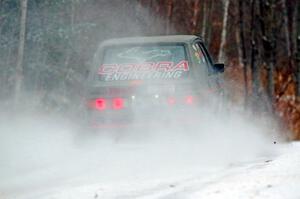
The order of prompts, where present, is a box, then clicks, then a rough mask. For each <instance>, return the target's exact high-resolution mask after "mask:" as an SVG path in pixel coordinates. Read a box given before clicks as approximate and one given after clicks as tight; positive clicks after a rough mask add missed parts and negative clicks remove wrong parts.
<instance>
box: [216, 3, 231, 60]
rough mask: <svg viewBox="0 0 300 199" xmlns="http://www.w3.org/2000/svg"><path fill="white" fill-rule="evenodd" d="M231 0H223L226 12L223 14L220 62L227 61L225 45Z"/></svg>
mask: <svg viewBox="0 0 300 199" xmlns="http://www.w3.org/2000/svg"><path fill="white" fill-rule="evenodd" d="M229 1H230V0H223V7H224V14H223V28H222V33H221V44H220V49H219V55H218V61H219V62H224V61H225V52H224V46H225V43H226V36H227V19H228V8H229Z"/></svg>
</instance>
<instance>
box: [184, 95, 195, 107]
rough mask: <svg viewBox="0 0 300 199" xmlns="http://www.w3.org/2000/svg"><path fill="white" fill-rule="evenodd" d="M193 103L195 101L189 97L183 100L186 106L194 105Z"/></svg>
mask: <svg viewBox="0 0 300 199" xmlns="http://www.w3.org/2000/svg"><path fill="white" fill-rule="evenodd" d="M194 101H195V99H194V97H193V96H191V95H189V96H186V97H185V99H184V102H185V103H186V104H188V105H192V104H194Z"/></svg>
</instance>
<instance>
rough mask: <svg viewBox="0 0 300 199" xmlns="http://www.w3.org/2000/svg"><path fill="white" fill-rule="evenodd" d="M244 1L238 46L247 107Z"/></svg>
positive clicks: (240, 5) (242, 1)
mask: <svg viewBox="0 0 300 199" xmlns="http://www.w3.org/2000/svg"><path fill="white" fill-rule="evenodd" d="M243 3H244V0H239V40H240V42H239V43H238V45H239V46H240V48H239V49H240V55H241V56H240V60H241V64H242V66H243V77H244V96H245V101H244V103H245V106H247V105H248V101H247V100H248V68H247V56H246V46H245V26H244V9H243V8H244V4H243Z"/></svg>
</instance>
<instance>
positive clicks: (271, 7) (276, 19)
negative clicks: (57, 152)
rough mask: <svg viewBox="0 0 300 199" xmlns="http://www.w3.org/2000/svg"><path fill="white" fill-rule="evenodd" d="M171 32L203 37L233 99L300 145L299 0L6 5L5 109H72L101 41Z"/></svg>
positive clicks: (87, 0)
mask: <svg viewBox="0 0 300 199" xmlns="http://www.w3.org/2000/svg"><path fill="white" fill-rule="evenodd" d="M171 34H195V35H198V36H201V37H202V38H203V40H204V42H205V44H206V45H207V47H208V48H209V51H210V52H211V54H212V55H213V57H214V60H215V61H216V62H224V63H225V65H226V72H225V79H226V82H227V84H226V85H227V86H228V87H229V88H228V90H230V91H231V92H230V95H229V97H230V99H231V101H233V102H234V103H236V104H239V105H241V106H244V107H246V108H247V107H252V108H254V110H255V109H257V110H259V111H262V112H267V113H270V114H272V115H274V118H276V119H277V120H278V122H280V123H281V124H282V126H283V127H284V128H287V129H288V130H289V131H290V132H292V133H291V134H289V138H290V139H300V2H299V1H297V0H109V1H108V0H0V104H1V108H4V109H10V108H11V107H12V106H14V107H20V106H22V105H23V106H26V107H30V106H31V105H32V106H34V107H36V106H39V108H41V109H44V110H45V111H58V112H66V111H67V112H72V110H74V108H75V107H77V106H78V104H80V103H81V101H82V100H83V90H84V82H85V78H86V73H87V70H88V68H89V66H90V65H91V61H92V59H93V56H94V53H95V51H96V49H97V47H98V45H99V43H100V42H101V41H103V40H105V39H109V38H115V37H126V36H151V35H171ZM12 99H13V100H12ZM29 102H30V103H31V105H30V103H29ZM257 102H259V103H257Z"/></svg>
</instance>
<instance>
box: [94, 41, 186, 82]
mask: <svg viewBox="0 0 300 199" xmlns="http://www.w3.org/2000/svg"><path fill="white" fill-rule="evenodd" d="M189 71H190V67H189V62H188V59H187V57H186V52H185V48H184V45H179V44H173V45H145V46H118V47H116V46H114V47H108V48H106V49H105V51H104V56H103V60H102V64H101V65H100V67H99V69H98V71H97V79H98V80H100V81H106V82H107V81H128V80H156V79H157V80H175V79H183V78H187V77H188V75H189Z"/></svg>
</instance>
